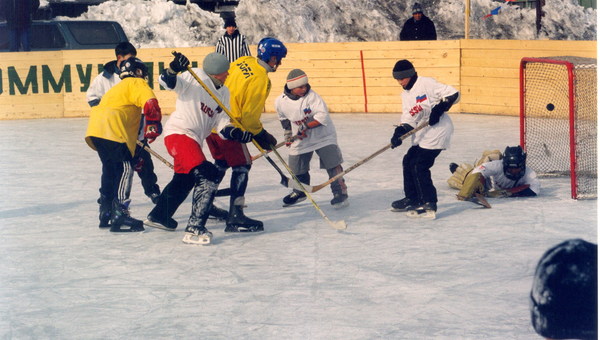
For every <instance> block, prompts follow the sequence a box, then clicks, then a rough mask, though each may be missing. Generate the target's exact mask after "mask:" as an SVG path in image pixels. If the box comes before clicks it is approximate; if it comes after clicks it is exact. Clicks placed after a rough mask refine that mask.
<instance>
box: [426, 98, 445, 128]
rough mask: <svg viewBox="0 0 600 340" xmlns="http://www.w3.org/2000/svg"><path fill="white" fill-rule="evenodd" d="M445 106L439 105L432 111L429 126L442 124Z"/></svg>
mask: <svg viewBox="0 0 600 340" xmlns="http://www.w3.org/2000/svg"><path fill="white" fill-rule="evenodd" d="M444 106H445V105H443V104H442V103H440V104H437V105H436V106H434V107H433V108H432V109H431V113H430V114H429V125H430V126H434V125H435V124H437V123H439V122H440V118H441V117H442V115H443V114H444Z"/></svg>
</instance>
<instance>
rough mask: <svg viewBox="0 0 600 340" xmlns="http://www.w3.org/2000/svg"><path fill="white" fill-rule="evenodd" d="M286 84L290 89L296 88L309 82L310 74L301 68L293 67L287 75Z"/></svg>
mask: <svg viewBox="0 0 600 340" xmlns="http://www.w3.org/2000/svg"><path fill="white" fill-rule="evenodd" d="M286 84H287V87H288V89H290V90H291V89H295V88H296V87H300V86H302V85H306V84H308V76H307V75H306V73H305V72H304V71H302V70H301V69H298V68H296V69H293V70H291V71H290V73H289V74H288V76H287V81H286Z"/></svg>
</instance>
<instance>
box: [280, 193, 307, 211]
mask: <svg viewBox="0 0 600 340" xmlns="http://www.w3.org/2000/svg"><path fill="white" fill-rule="evenodd" d="M305 200H306V194H305V193H303V192H302V191H297V190H294V191H292V192H291V193H290V194H289V195H287V196H285V197H284V198H283V207H289V206H290V205H294V204H296V203H300V202H302V201H305Z"/></svg>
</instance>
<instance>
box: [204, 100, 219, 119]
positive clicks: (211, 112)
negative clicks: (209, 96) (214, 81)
mask: <svg viewBox="0 0 600 340" xmlns="http://www.w3.org/2000/svg"><path fill="white" fill-rule="evenodd" d="M200 109H201V110H202V112H204V113H205V114H206V115H207V116H209V117H211V118H212V117H213V116H214V115H215V113H219V111H218V110H220V109H221V108H220V107H219V108H217V112H215V111H214V110H213V109H212V108H211V107H210V106H208V105H206V104H204V103H202V102H200Z"/></svg>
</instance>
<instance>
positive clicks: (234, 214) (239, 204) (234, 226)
mask: <svg viewBox="0 0 600 340" xmlns="http://www.w3.org/2000/svg"><path fill="white" fill-rule="evenodd" d="M235 203H236V204H233V205H231V207H230V208H229V217H228V218H227V223H226V227H225V232H226V233H239V232H258V231H263V230H264V228H263V223H262V222H261V221H258V220H253V219H251V218H248V217H246V216H245V215H244V208H243V206H244V197H237V198H236V199H235Z"/></svg>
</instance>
